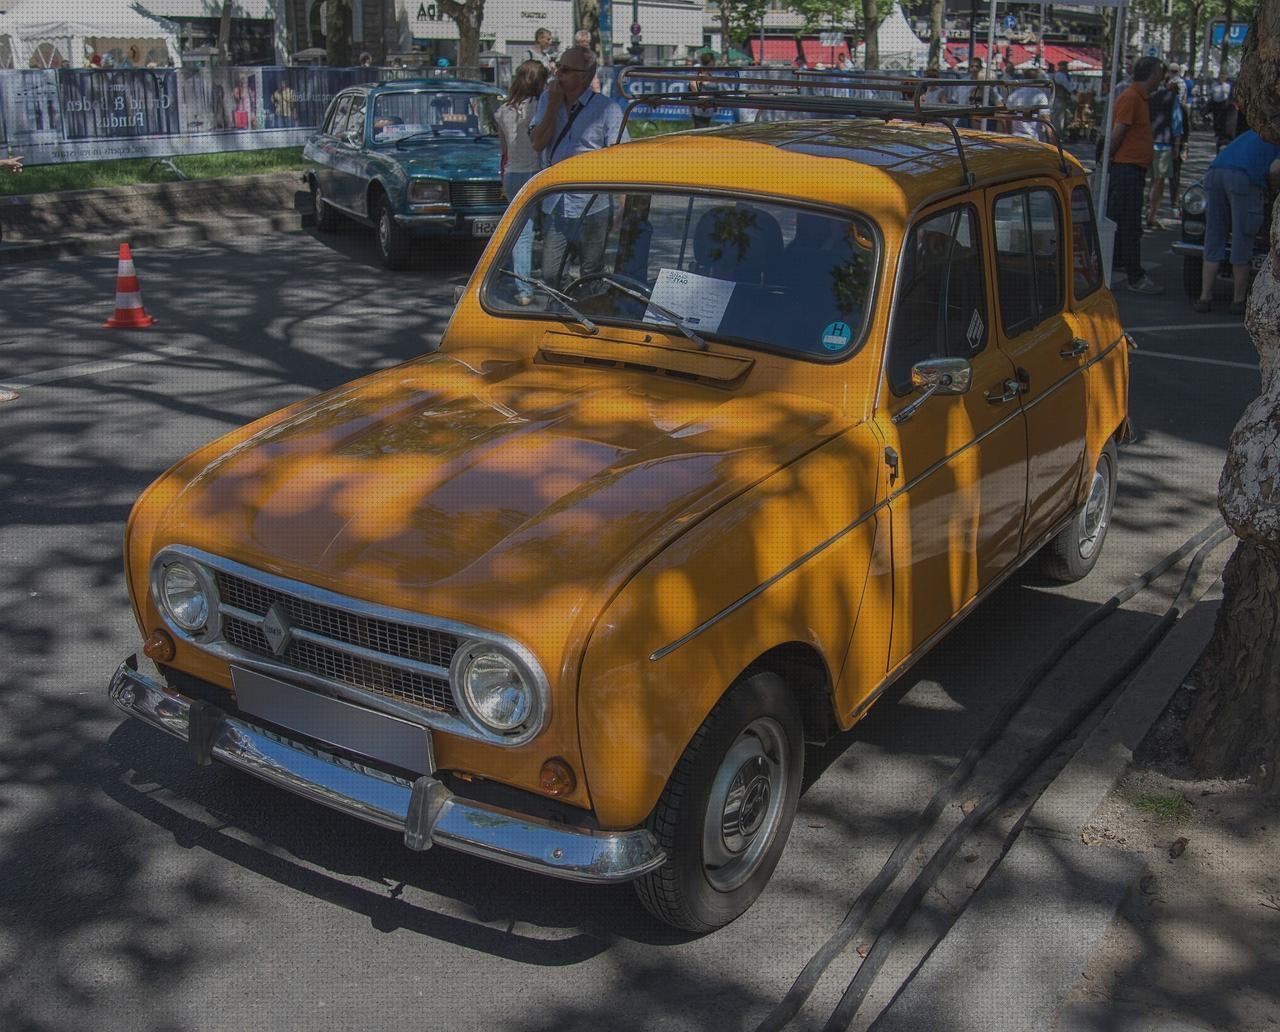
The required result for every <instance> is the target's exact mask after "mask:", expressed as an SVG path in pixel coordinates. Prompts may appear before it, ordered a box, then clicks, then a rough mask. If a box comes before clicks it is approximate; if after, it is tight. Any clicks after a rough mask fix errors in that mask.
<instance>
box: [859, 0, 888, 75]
mask: <svg viewBox="0 0 1280 1032" xmlns="http://www.w3.org/2000/svg"><path fill="white" fill-rule="evenodd" d="M882 20H883V19H882V18H881V17H880V5H879V4H878V3H877V2H876V0H862V34H863V39H864V40H865V41H866V42H865V43H864V44H863V45H864V46H865V47H866V50H864V51H863V55H864V57H863V62H862V67H863V68H868V69H874V68H879V67H880V43H879V42H878V41H877V40H876V31H877V30H878V29H879V28H880V22H881V21H882Z"/></svg>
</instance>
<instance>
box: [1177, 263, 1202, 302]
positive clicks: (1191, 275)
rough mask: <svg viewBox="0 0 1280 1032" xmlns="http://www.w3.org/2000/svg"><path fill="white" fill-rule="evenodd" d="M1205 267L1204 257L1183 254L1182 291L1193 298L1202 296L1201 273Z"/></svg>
mask: <svg viewBox="0 0 1280 1032" xmlns="http://www.w3.org/2000/svg"><path fill="white" fill-rule="evenodd" d="M1203 269H1204V260H1203V259H1201V258H1196V257H1195V256H1194V255H1189V254H1184V255H1183V256H1182V292H1183V293H1184V294H1186V295H1187V297H1189V298H1191V299H1192V300H1195V299H1196V298H1198V297H1199V296H1200V274H1201V272H1202V270H1203Z"/></svg>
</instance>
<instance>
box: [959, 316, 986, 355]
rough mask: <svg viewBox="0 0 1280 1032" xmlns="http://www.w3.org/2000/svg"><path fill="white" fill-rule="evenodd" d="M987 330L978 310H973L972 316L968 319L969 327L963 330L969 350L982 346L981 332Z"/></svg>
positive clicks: (975, 349)
mask: <svg viewBox="0 0 1280 1032" xmlns="http://www.w3.org/2000/svg"><path fill="white" fill-rule="evenodd" d="M986 332H987V327H986V324H985V323H984V322H983V321H982V316H981V315H979V314H978V310H977V309H976V308H975V309H974V310H973V318H972V319H970V320H969V329H968V330H966V331H965V335H964V336H965V340H967V341H968V342H969V350H970V351H977V350H978V348H980V347H982V337H983V334H985V333H986Z"/></svg>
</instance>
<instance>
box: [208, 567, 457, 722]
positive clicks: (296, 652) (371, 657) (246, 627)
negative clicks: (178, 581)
mask: <svg viewBox="0 0 1280 1032" xmlns="http://www.w3.org/2000/svg"><path fill="white" fill-rule="evenodd" d="M216 576H217V587H218V595H219V599H220V601H221V605H222V609H223V615H222V635H223V637H224V638H225V639H226V641H227V642H228V643H229V644H231V645H233V646H234V647H236V648H238V649H241V650H243V651H245V652H250V653H253V654H255V655H259V656H263V657H264V658H267V659H271V660H272V661H274V662H277V663H280V662H283V663H284V664H285V665H287V666H289V667H292V668H293V669H295V670H298V671H301V672H305V673H308V674H312V675H314V676H316V677H322V678H325V679H327V680H330V681H337V682H340V683H342V684H348V685H351V686H352V687H355V688H361V689H364V690H365V691H370V692H376V693H377V694H379V695H385V696H387V697H389V698H393V699H396V700H398V701H401V702H406V703H409V704H410V705H413V706H418V707H421V708H422V709H426V710H432V711H435V712H443V713H451V714H456V713H457V712H458V707H457V704H456V703H455V702H454V699H453V692H452V689H451V687H450V685H449V680H448V677H447V676H432V675H431V674H429V673H426V672H424V671H421V670H414V669H409V666H410V665H412V664H429V665H430V666H433V667H437V668H440V670H441V672H442V673H443V672H444V671H447V670H448V667H449V663H450V662H451V661H452V659H453V654H454V653H455V652H456V651H457V650H458V645H459V641H458V638H457V636H456V635H453V634H449V633H447V632H445V631H439V630H434V629H432V628H429V627H415V626H412V625H410V624H406V623H400V622H398V621H394V620H384V619H381V618H379V617H372V616H367V615H365V614H363V613H358V612H353V611H349V610H345V609H341V608H338V607H335V606H330V605H323V604H321V603H318V602H315V601H312V600H311V599H308V598H304V597H302V596H301V595H299V594H295V593H293V592H288V591H281V590H279V589H277V588H273V587H268V586H266V585H264V584H258V583H255V582H254V581H252V580H249V579H248V578H245V577H241V576H237V575H236V574H232V573H227V572H226V571H224V570H218V571H217V573H216ZM273 605H278V606H279V607H280V608H281V609H282V610H283V611H284V613H285V615H286V616H287V617H288V620H289V623H290V625H291V627H292V628H293V629H294V630H295V631H302V632H309V633H306V634H297V633H295V634H294V635H293V636H292V638H291V640H290V641H289V644H288V646H287V647H286V648H285V650H284V652H283V653H282V654H279V655H277V653H276V652H274V651H273V650H272V648H271V645H270V644H269V643H268V641H267V637H266V635H265V634H264V632H263V630H262V628H261V626H260V625H259V622H258V621H253V620H248V619H245V617H244V616H243V615H241V614H251V615H252V616H255V617H265V616H266V614H267V610H268V609H270V608H271V607H272V606H273ZM397 660H399V661H402V662H397Z"/></svg>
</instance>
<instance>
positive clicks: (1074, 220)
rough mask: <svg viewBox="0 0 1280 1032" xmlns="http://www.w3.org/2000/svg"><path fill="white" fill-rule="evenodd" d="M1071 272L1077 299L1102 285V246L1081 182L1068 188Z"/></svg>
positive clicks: (1091, 209) (1089, 200) (1087, 193)
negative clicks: (1071, 188) (1099, 242)
mask: <svg viewBox="0 0 1280 1032" xmlns="http://www.w3.org/2000/svg"><path fill="white" fill-rule="evenodd" d="M1071 273H1072V280H1073V282H1074V284H1075V295H1076V300H1077V301H1078V300H1080V299H1081V298H1083V297H1088V296H1089V295H1090V294H1092V293H1093V292H1094V291H1095V290H1097V289H1098V288H1099V287H1100V286H1102V248H1101V247H1100V246H1099V244H1098V224H1097V222H1095V221H1094V218H1093V198H1092V197H1090V196H1089V191H1088V190H1087V189H1086V188H1085V187H1083V186H1077V187H1076V188H1075V189H1074V190H1072V191H1071Z"/></svg>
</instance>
